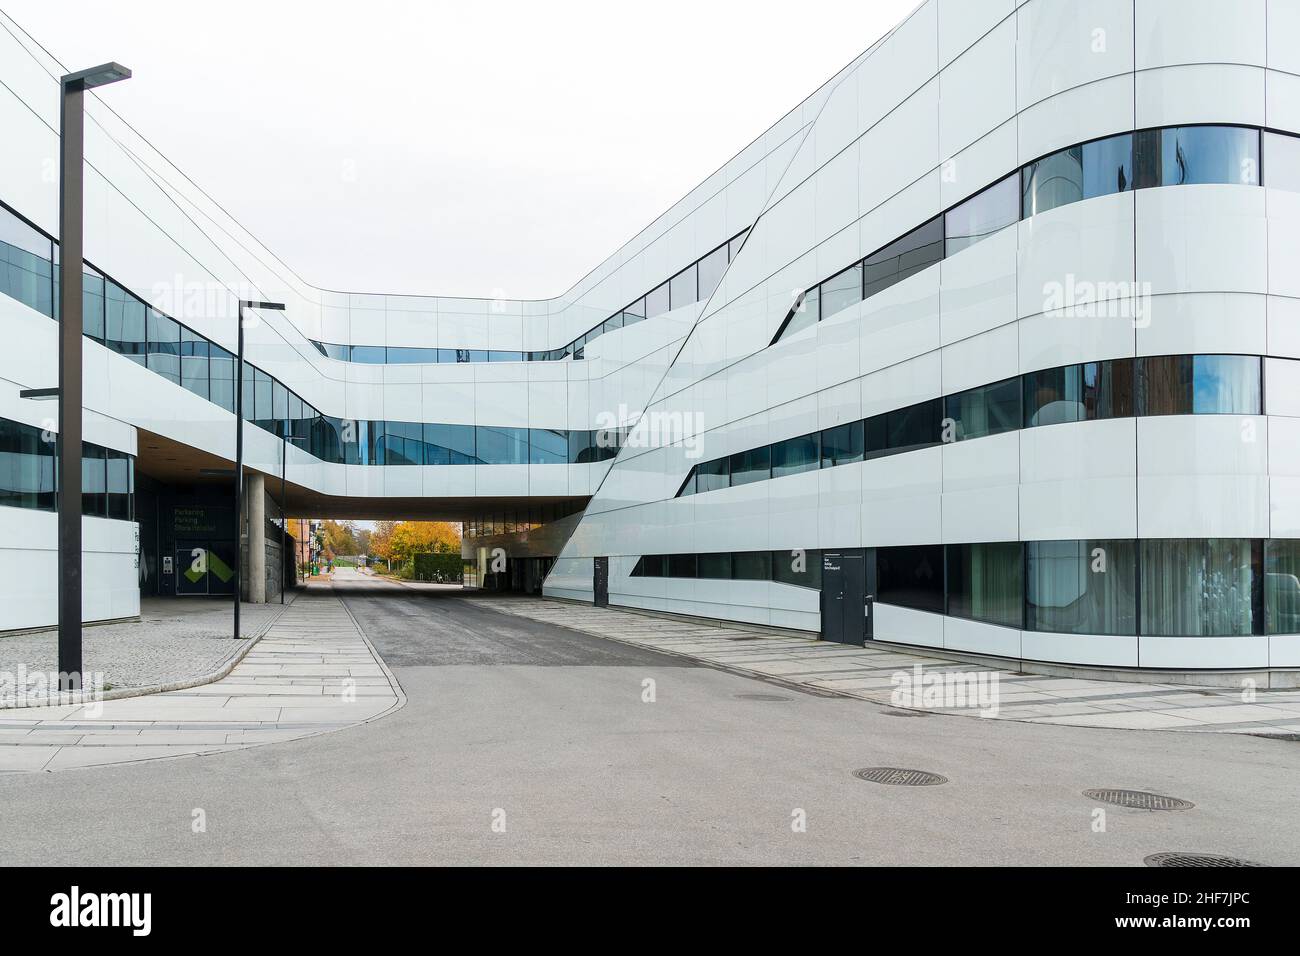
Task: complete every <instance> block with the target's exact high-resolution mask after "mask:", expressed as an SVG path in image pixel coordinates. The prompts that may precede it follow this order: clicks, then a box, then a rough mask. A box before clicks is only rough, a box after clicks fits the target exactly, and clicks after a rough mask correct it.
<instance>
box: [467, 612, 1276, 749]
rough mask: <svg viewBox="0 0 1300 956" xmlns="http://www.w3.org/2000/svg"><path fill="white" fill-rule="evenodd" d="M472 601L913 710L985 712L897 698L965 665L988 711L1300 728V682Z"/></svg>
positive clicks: (1153, 724) (1204, 728) (1233, 728)
mask: <svg viewBox="0 0 1300 956" xmlns="http://www.w3.org/2000/svg"><path fill="white" fill-rule="evenodd" d="M468 600H470V601H472V602H474V603H477V604H481V605H484V606H487V607H491V608H492V609H494V610H497V611H501V612H503V613H506V614H515V615H519V616H522V617H527V618H530V619H532V620H536V621H547V622H550V623H552V624H558V625H560V626H562V627H568V628H572V629H575V630H579V631H583V632H585V633H587V634H592V635H594V636H597V637H603V638H608V639H611V640H616V641H623V642H624V643H627V644H634V645H636V646H639V647H647V648H652V649H654V650H658V651H664V652H667V653H670V654H681V655H684V656H687V657H690V658H692V659H694V660H698V661H701V662H704V663H707V664H712V665H715V666H718V667H723V668H726V669H728V670H731V671H735V672H737V673H743V674H748V675H752V676H756V677H762V678H767V679H770V680H775V681H779V682H781V683H784V684H787V685H794V686H801V687H805V688H808V689H810V690H821V691H833V692H834V693H836V694H842V695H846V696H850V697H860V698H862V699H863V700H869V701H872V702H874V703H877V704H885V705H889V706H892V707H905V708H906V709H907V711H908V712H918V713H925V712H934V713H944V714H960V715H965V716H972V717H974V716H979V715H980V710H981V709H980V708H979V707H977V706H942V705H938V706H927V705H926V703H925V701H924V700H923V699H916V700H913V701H911V702H908V703H900V701H899V700H898V699H897V695H896V694H895V691H896V689H898V687H899V680H898V679H897V678H896V676H895V675H898V674H903V675H906V676H907V678H908V683H909V684H910V685H911V686H913V687H917V694H918V697H920V695H922V694H923V693H924V689H925V686H926V685H925V684H921V685H920V686H919V687H918V686H917V685H916V682H915V675H916V674H918V673H919V674H920V675H921V676H922V680H923V681H924V680H927V679H930V680H938V679H941V678H943V677H944V675H948V674H954V675H956V674H960V675H962V677H963V679H970V678H974V679H975V680H977V681H982V682H983V686H984V688H985V690H986V691H987V690H990V689H992V688H994V687H995V688H996V690H995V691H994V692H995V694H996V698H995V699H996V703H997V707H996V712H993V711H988V710H987V708H985V709H986V711H987V712H986V714H985V718H984V719H996V720H1017V721H1025V722H1028V723H1039V724H1065V725H1069V726H1073V727H1105V728H1109V729H1125V730H1182V731H1200V732H1210V733H1241V734H1260V735H1267V736H1282V737H1285V736H1291V735H1295V734H1300V691H1295V690H1259V691H1256V692H1255V694H1254V700H1253V701H1249V700H1247V695H1245V694H1243V692H1242V691H1234V690H1222V689H1211V688H1201V687H1191V686H1187V685H1173V684H1138V683H1130V682H1127V681H1105V680H1082V679H1077V678H1065V677H1049V676H1044V675H1038V674H1024V673H1018V672H1014V671H1008V670H999V669H998V668H996V667H987V666H983V665H979V664H969V663H962V662H959V661H952V660H943V659H941V658H936V657H922V656H921V655H919V654H912V653H909V652H908V651H907V650H906V649H905V648H899V647H896V646H887V645H871V646H868V647H865V648H862V647H846V646H844V645H840V644H827V643H825V642H823V641H816V640H813V639H811V638H802V637H797V636H794V635H788V636H787V635H780V634H776V633H774V632H772V631H764V630H760V629H757V628H748V627H745V626H744V625H736V626H734V627H717V626H712V625H707V624H695V623H692V622H690V621H684V620H675V619H671V618H664V617H655V616H651V615H648V614H639V613H635V612H632V611H623V610H618V609H614V608H594V607H591V606H589V605H581V604H572V603H569V602H567V601H548V600H543V599H530V598H505V599H492V598H468ZM918 668H919V671H918V670H917V669H918ZM994 681H996V683H995V684H994ZM945 702H946V701H945Z"/></svg>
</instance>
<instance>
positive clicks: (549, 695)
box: [0, 583, 1300, 865]
mask: <svg viewBox="0 0 1300 956" xmlns="http://www.w3.org/2000/svg"><path fill="white" fill-rule="evenodd" d="M337 590H338V591H339V593H340V594H341V595H342V596H343V597H344V599H345V601H346V603H347V605H348V607H349V609H350V610H351V611H352V613H353V614H354V616H355V617H356V619H357V620H358V621H359V623H360V624H361V626H362V628H363V629H364V630H365V631H366V633H367V635H368V636H369V637H370V639H371V640H372V641H373V642H374V644H375V645H376V647H377V648H378V649H379V650H380V651H381V653H382V654H383V655H384V657H385V659H386V660H387V661H388V663H389V664H390V666H392V669H393V672H394V674H395V675H396V677H397V678H398V680H399V681H400V682H401V684H402V687H403V688H404V690H405V692H406V694H407V697H408V702H407V704H406V706H405V707H404V708H403V709H401V710H400V711H398V712H397V713H395V714H393V715H392V716H390V717H387V718H384V719H382V720H379V721H376V722H373V723H371V724H368V725H365V726H362V727H357V728H353V729H351V730H346V731H342V732H339V733H334V734H328V735H324V736H321V737H316V738H312V739H309V740H302V741H296V742H291V743H283V744H273V745H269V746H265V747H260V748H254V749H249V750H243V751H237V752H232V753H227V754H220V755H216V756H212V757H203V758H187V759H180V760H171V761H158V762H153V763H143V764H136V765H130V766H115V767H104V768H98V769H91V770H82V771H73V772H67V773H61V774H30V775H12V776H7V777H3V778H0V806H3V807H4V813H3V815H2V816H0V845H3V846H4V857H5V862H6V863H9V864H20V863H71V862H76V863H86V864H146V863H148V864H157V863H169V864H212V863H216V864H233V863H271V864H276V863H285V864H287V863H293V864H320V865H331V864H352V863H367V864H385V863H435V864H439V863H446V864H453V863H454V864H465V863H472V864H515V863H528V864H545V863H565V864H575V863H624V864H670V863H677V864H760V863H776V864H780V863H791V864H811V863H834V864H935V865H954V864H989V863H991V864H1013V863H1028V864H1120V865H1141V863H1142V859H1143V857H1144V856H1145V855H1147V854H1150V853H1155V852H1160V851H1167V850H1186V851H1199V852H1215V853H1228V854H1235V855H1239V856H1243V857H1246V858H1249V859H1252V860H1256V861H1259V862H1263V863H1268V864H1279V865H1281V864H1292V865H1293V864H1296V863H1300V819H1297V815H1296V814H1295V793H1296V781H1297V780H1300V774H1298V771H1300V743H1295V742H1288V741H1280V740H1266V739H1260V738H1250V737H1241V736H1232V735H1219V734H1190V733H1181V734H1179V733H1162V732H1139V731H1108V730H1092V729H1083V728H1070V727H1050V726H1041V725H1027V724H1016V723H1012V722H1006V721H983V720H980V719H977V718H972V717H945V716H939V715H934V716H928V717H899V716H890V715H889V714H888V713H887V712H886V709H885V708H881V707H879V706H876V705H873V704H869V703H866V702H863V701H854V700H846V699H837V698H827V697H815V696H811V695H805V694H801V693H798V692H794V691H787V690H784V689H780V688H776V687H773V685H770V684H763V683H759V682H756V681H751V680H748V679H745V678H742V677H737V676H734V675H731V674H727V673H724V672H721V671H717V670H712V669H709V668H704V667H693V666H683V662H682V661H681V660H680V659H676V658H666V657H663V656H660V655H657V654H653V653H648V652H644V651H640V650H636V649H632V648H628V647H625V646H623V645H620V644H617V643H612V642H604V641H598V640H595V639H592V638H590V637H586V636H582V635H579V634H577V633H574V632H570V631H567V630H565V629H564V628H559V627H551V626H548V625H542V624H535V623H532V622H526V621H522V620H520V619H518V618H513V617H509V616H507V615H499V614H497V613H495V612H492V611H486V610H482V609H479V608H475V607H472V606H470V605H469V604H468V603H467V602H465V601H463V600H460V599H459V598H458V597H456V596H455V594H454V592H443V593H429V592H415V591H413V590H410V589H406V588H398V587H397V586H396V585H371V584H368V583H367V584H365V585H346V584H340V585H338V587H337ZM381 590H382V592H383V593H379V592H380V591H381ZM647 679H650V680H653V681H654V682H655V683H654V689H655V700H654V702H653V703H650V702H645V701H644V700H643V693H644V686H645V685H644V684H643V682H644V681H646V680H647ZM755 694H757V695H760V696H763V697H777V698H780V699H776V700H765V699H759V700H755V699H751V698H748V697H747V696H746V695H755ZM868 766H893V767H911V768H920V769H924V770H930V771H934V772H937V773H941V774H943V775H945V776H946V777H948V778H949V782H948V783H947V784H944V785H942V786H936V787H925V788H916V787H887V786H881V785H877V784H872V783H867V782H864V781H862V780H859V779H857V778H855V777H854V776H853V771H854V770H856V769H858V768H861V767H868ZM1092 787H1127V788H1134V789H1143V790H1152V791H1155V792H1158V793H1163V794H1169V795H1172V796H1177V797H1182V798H1184V799H1187V800H1191V801H1193V802H1194V803H1195V804H1196V806H1195V808H1194V809H1191V810H1185V811H1178V812H1146V811H1136V810H1123V809H1118V808H1113V807H1112V808H1108V809H1107V810H1106V815H1105V821H1104V824H1105V828H1104V832H1097V831H1096V829H1095V827H1096V825H1097V819H1096V818H1095V817H1094V813H1093V811H1094V809H1095V808H1096V807H1097V806H1098V805H1097V804H1095V803H1094V802H1093V801H1091V800H1089V799H1087V798H1085V797H1084V796H1083V795H1082V793H1081V791H1083V790H1084V789H1086V788H1092ZM195 809H202V810H203V811H204V813H205V815H206V822H207V829H206V832H203V833H197V834H196V833H194V832H193V830H192V827H191V821H192V819H193V811H194V810H195ZM800 813H802V815H803V816H804V817H805V818H806V822H807V827H806V832H795V830H794V829H792V822H793V821H794V820H795V819H796V816H795V815H797V814H800ZM69 821H75V825H69ZM494 822H495V823H496V824H497V828H495V829H494V826H493V824H494ZM502 822H504V832H500V829H501V826H500V825H501V823H502Z"/></svg>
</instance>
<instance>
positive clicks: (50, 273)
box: [0, 208, 54, 316]
mask: <svg viewBox="0 0 1300 956" xmlns="http://www.w3.org/2000/svg"><path fill="white" fill-rule="evenodd" d="M52 256H53V248H52V246H51V243H50V240H49V239H47V238H45V236H43V235H41V234H40V233H39V232H37V231H36V230H35V229H33V228H32V227H31V226H29V225H27V223H25V222H23V221H22V220H20V219H19V218H18V217H17V216H15V215H13V214H12V213H11V212H9V210H7V209H3V208H0V294H3V295H7V296H9V297H10V298H11V299H17V300H18V301H19V302H22V303H23V304H24V305H28V306H30V307H31V308H33V309H35V310H36V311H37V312H40V313H41V314H42V315H46V316H52V315H53V314H54V270H53V266H52V261H53V260H52Z"/></svg>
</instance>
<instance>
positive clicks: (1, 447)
mask: <svg viewBox="0 0 1300 956" xmlns="http://www.w3.org/2000/svg"><path fill="white" fill-rule="evenodd" d="M54 452H55V443H54V442H52V441H45V440H44V435H43V433H42V431H41V429H39V428H36V427H35V426H33V425H23V424H20V423H18V422H13V421H9V420H8V419H5V418H0V505H4V506H5V507H9V508H32V509H35V510H39V511H53V510H54V491H55V489H54Z"/></svg>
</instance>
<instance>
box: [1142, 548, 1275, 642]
mask: <svg viewBox="0 0 1300 956" xmlns="http://www.w3.org/2000/svg"><path fill="white" fill-rule="evenodd" d="M1141 547H1142V563H1141V574H1142V633H1143V634H1147V635H1153V636H1157V637H1216V636H1223V637H1227V636H1238V637H1239V636H1246V635H1250V634H1254V633H1255V625H1256V618H1255V601H1254V587H1255V581H1256V574H1255V569H1256V566H1257V562H1256V555H1255V554H1254V549H1253V547H1252V542H1251V541H1250V540H1248V539H1245V538H1206V539H1195V540H1181V539H1176V538H1149V539H1147V540H1145V541H1142V542H1141ZM1260 550H1261V552H1262V543H1261V549H1260ZM1258 563H1259V564H1262V563H1263V556H1262V553H1261V554H1260V555H1259V560H1258Z"/></svg>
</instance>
